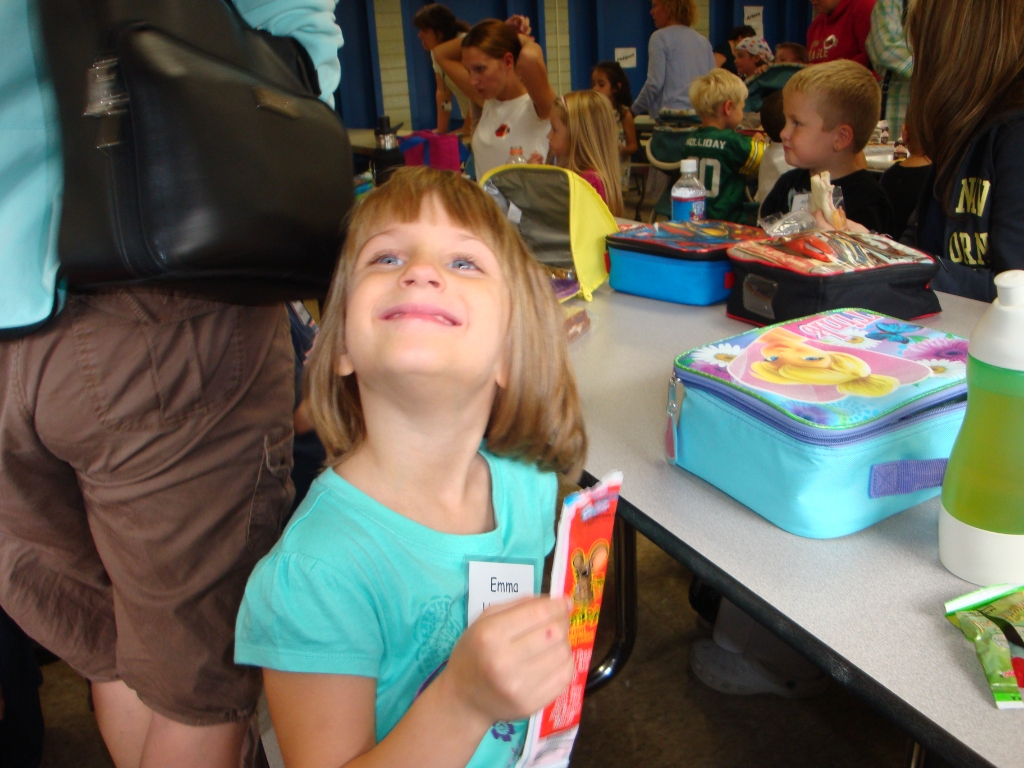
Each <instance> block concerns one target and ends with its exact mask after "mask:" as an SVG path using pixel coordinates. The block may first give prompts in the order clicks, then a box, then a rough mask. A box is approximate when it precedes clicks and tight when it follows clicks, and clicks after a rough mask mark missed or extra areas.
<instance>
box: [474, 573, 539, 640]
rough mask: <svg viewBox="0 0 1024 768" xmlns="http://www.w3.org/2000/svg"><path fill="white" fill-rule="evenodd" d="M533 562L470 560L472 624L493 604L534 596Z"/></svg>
mask: <svg viewBox="0 0 1024 768" xmlns="http://www.w3.org/2000/svg"><path fill="white" fill-rule="evenodd" d="M533 594H534V592H533V565H531V564H529V563H499V562H489V561H486V560H470V561H469V605H468V606H467V607H468V611H467V614H468V623H467V626H468V624H472V623H473V622H474V621H476V620H477V619H478V618H480V614H481V613H483V612H484V609H485V608H486V607H487V606H489V605H496V604H498V603H508V602H511V601H512V600H518V599H519V598H521V597H532V596H533Z"/></svg>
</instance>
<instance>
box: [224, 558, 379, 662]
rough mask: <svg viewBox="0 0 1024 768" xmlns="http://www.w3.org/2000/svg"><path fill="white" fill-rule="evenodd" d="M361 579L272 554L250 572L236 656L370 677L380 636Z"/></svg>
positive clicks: (237, 630)
mask: <svg viewBox="0 0 1024 768" xmlns="http://www.w3.org/2000/svg"><path fill="white" fill-rule="evenodd" d="M366 584H367V579H365V578H362V577H361V574H360V573H359V572H358V570H357V569H354V572H353V573H341V572H339V571H338V570H337V569H335V568H333V567H332V566H330V565H328V564H326V563H324V562H323V561H322V560H318V559H316V558H313V557H309V556H307V555H302V554H297V553H287V552H278V551H275V552H272V553H271V554H270V555H268V556H267V557H266V558H264V559H263V560H261V561H260V562H259V564H258V565H257V566H256V569H255V570H254V571H253V573H252V575H251V576H250V577H249V583H248V584H247V585H246V587H245V596H244V597H243V598H242V605H241V607H240V608H239V611H238V619H237V621H236V624H235V662H236V663H238V664H249V665H252V666H259V667H268V668H270V669H277V670H281V671H283V672H312V673H324V674H340V675H359V676H361V677H373V678H376V677H377V676H378V674H379V672H380V665H381V659H382V658H383V655H384V641H383V637H382V633H381V625H380V621H379V619H378V613H377V611H376V609H375V604H374V603H375V601H374V598H373V597H372V595H371V594H370V590H369V589H367V588H366Z"/></svg>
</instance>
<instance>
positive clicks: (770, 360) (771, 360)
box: [765, 355, 779, 363]
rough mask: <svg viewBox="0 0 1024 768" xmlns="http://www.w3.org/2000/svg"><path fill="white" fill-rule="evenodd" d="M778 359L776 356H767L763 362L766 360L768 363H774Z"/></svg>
mask: <svg viewBox="0 0 1024 768" xmlns="http://www.w3.org/2000/svg"><path fill="white" fill-rule="evenodd" d="M778 359H779V356H778V355H769V356H768V357H766V358H765V360H767V361H768V362H769V363H774V362H775V361H776V360H778Z"/></svg>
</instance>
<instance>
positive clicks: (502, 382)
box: [494, 344, 510, 389]
mask: <svg viewBox="0 0 1024 768" xmlns="http://www.w3.org/2000/svg"><path fill="white" fill-rule="evenodd" d="M509 354H510V352H509V348H508V345H507V344H506V345H505V351H504V352H503V353H502V355H501V360H499V361H498V370H497V371H495V372H494V383H495V384H497V385H498V387H499V388H501V389H508V369H509V368H510V365H509V359H508V358H509Z"/></svg>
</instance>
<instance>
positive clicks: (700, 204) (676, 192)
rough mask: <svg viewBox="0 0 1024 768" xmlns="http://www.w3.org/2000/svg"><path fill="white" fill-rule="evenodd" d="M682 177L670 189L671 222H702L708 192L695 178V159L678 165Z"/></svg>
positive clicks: (686, 160)
mask: <svg viewBox="0 0 1024 768" xmlns="http://www.w3.org/2000/svg"><path fill="white" fill-rule="evenodd" d="M679 170H681V171H682V172H683V175H682V176H680V177H679V181H677V182H676V183H675V186H673V187H672V221H703V220H704V203H705V201H706V200H707V196H708V191H707V189H705V188H704V185H703V184H701V183H700V179H698V178H697V158H695V157H688V158H686V159H685V160H683V161H682V162H681V163H679Z"/></svg>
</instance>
